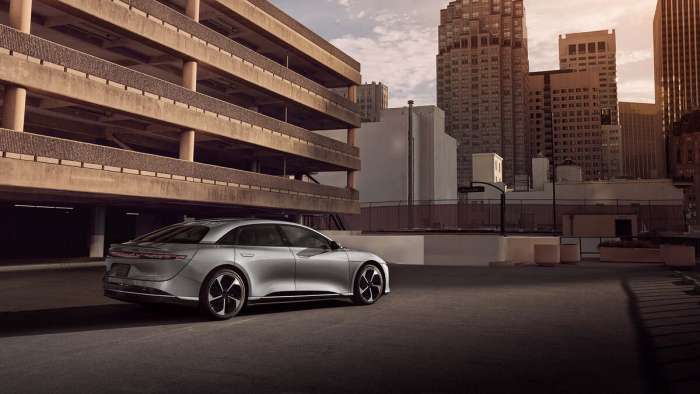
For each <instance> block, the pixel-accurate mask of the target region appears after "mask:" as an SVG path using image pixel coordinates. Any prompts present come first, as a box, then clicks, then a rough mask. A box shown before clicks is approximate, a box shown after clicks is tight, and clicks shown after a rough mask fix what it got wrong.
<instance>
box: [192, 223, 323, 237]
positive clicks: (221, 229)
mask: <svg viewBox="0 0 700 394" xmlns="http://www.w3.org/2000/svg"><path fill="white" fill-rule="evenodd" d="M184 224H187V225H198V226H206V227H209V228H210V231H209V233H208V234H207V235H206V237H204V241H205V242H214V241H216V240H218V239H219V238H221V237H223V236H224V235H226V234H227V233H228V232H229V231H231V230H233V229H234V228H236V227H240V226H247V225H251V224H286V225H290V226H299V227H304V228H308V227H306V226H303V225H301V224H298V223H294V222H285V221H283V220H270V219H254V218H249V219H240V218H216V219H201V220H194V221H190V222H186V223H184ZM310 230H312V231H315V230H313V229H310ZM315 232H318V231H315ZM319 234H321V233H319ZM321 235H323V234H321ZM324 237H325V235H324Z"/></svg>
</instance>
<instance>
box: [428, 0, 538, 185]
mask: <svg viewBox="0 0 700 394" xmlns="http://www.w3.org/2000/svg"><path fill="white" fill-rule="evenodd" d="M528 68H529V65H528V49H527V30H526V26H525V9H524V6H523V1H522V0H485V1H462V0H459V1H452V2H450V4H449V5H448V6H447V8H445V9H443V10H441V12H440V28H439V54H438V55H437V78H438V80H437V99H438V106H439V107H440V108H442V109H443V110H444V111H445V112H446V114H447V132H448V133H449V134H450V135H452V136H453V137H454V138H455V139H456V140H457V141H458V143H459V149H458V155H457V168H458V182H459V185H460V186H465V185H469V182H470V181H471V178H472V155H473V154H475V153H497V154H498V155H499V156H501V157H502V158H503V165H504V174H503V175H504V181H505V182H506V183H508V184H511V185H513V184H514V183H516V181H518V182H519V181H520V180H521V177H522V176H525V177H527V175H526V174H527V172H528V166H529V165H528V162H529V157H528V155H527V152H526V150H527V146H526V141H525V139H526V132H527V131H526V129H527V121H526V120H527V119H526V117H527V109H526V100H527V97H526V83H527V74H528ZM516 178H517V179H516ZM525 180H526V179H525ZM526 183H527V182H526Z"/></svg>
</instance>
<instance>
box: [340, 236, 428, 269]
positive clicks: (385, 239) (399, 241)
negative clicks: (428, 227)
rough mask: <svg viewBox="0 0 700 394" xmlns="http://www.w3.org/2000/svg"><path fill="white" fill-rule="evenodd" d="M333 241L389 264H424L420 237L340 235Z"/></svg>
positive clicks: (423, 251) (422, 245)
mask: <svg viewBox="0 0 700 394" xmlns="http://www.w3.org/2000/svg"><path fill="white" fill-rule="evenodd" d="M333 239H334V240H335V241H336V242H338V243H339V244H340V245H342V246H345V247H347V248H350V249H356V250H364V251H367V252H371V253H374V254H376V255H377V256H379V257H381V258H382V259H384V260H385V261H387V262H389V263H395V264H407V265H424V264H425V237H424V236H422V235H342V234H341V235H336V236H335V237H333Z"/></svg>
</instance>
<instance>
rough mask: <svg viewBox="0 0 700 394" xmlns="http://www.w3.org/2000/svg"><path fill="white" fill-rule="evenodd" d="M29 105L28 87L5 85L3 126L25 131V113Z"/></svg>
mask: <svg viewBox="0 0 700 394" xmlns="http://www.w3.org/2000/svg"><path fill="white" fill-rule="evenodd" d="M26 107H27V89H24V88H21V87H19V86H5V101H4V102H3V106H2V127H3V128H4V129H10V130H15V131H24V115H25V113H26Z"/></svg>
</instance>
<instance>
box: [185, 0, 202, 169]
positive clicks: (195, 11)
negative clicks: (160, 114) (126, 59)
mask: <svg viewBox="0 0 700 394" xmlns="http://www.w3.org/2000/svg"><path fill="white" fill-rule="evenodd" d="M199 9H200V0H187V4H186V5H185V14H186V15H187V16H189V17H190V18H192V19H194V20H195V21H196V22H199ZM182 86H184V87H185V88H187V89H190V90H194V91H195V92H196V91H197V62H195V61H191V60H185V62H184V64H183V66H182ZM194 145H195V132H194V130H185V131H183V132H182V134H180V160H185V161H194Z"/></svg>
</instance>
